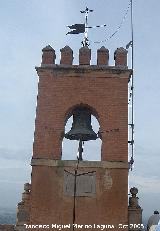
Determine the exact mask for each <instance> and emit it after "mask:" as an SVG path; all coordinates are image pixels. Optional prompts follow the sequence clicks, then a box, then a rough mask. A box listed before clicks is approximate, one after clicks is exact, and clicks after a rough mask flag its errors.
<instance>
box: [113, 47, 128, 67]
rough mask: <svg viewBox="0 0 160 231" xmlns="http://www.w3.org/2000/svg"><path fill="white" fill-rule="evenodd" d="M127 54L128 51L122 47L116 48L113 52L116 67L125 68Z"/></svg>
mask: <svg viewBox="0 0 160 231" xmlns="http://www.w3.org/2000/svg"><path fill="white" fill-rule="evenodd" d="M127 53H128V51H127V50H126V49H124V48H123V47H120V48H117V50H116V51H115V52H114V60H115V66H116V67H126V66H127Z"/></svg>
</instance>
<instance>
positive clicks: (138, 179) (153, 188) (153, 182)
mask: <svg viewBox="0 0 160 231" xmlns="http://www.w3.org/2000/svg"><path fill="white" fill-rule="evenodd" d="M129 179H130V185H136V186H137V187H138V188H139V189H140V190H141V193H151V194H153V193H160V179H159V178H158V177H156V176H154V177H151V176H148V177H142V176H138V175H137V176H133V175H132V176H130V177H129Z"/></svg>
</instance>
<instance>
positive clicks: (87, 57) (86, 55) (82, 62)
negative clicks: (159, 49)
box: [41, 45, 128, 70]
mask: <svg viewBox="0 0 160 231" xmlns="http://www.w3.org/2000/svg"><path fill="white" fill-rule="evenodd" d="M42 52H43V54H42V63H41V67H42V68H43V67H44V68H46V67H47V68H52V67H53V65H54V66H55V68H58V67H59V66H61V67H68V66H70V67H71V66H73V68H76V66H78V67H80V66H81V67H85V66H86V67H88V66H93V67H95V68H96V67H107V68H115V69H117V70H118V69H127V53H128V51H127V50H126V49H124V48H123V47H120V48H117V49H116V51H115V52H114V61H115V65H114V66H109V61H111V60H110V59H109V50H108V49H107V48H105V47H104V46H102V47H101V48H99V49H97V63H96V65H95V64H92V65H90V61H91V49H90V48H89V47H87V46H85V47H81V48H80V49H79V65H73V59H74V56H73V50H72V49H71V48H70V47H69V46H67V45H66V46H65V47H63V48H62V49H60V52H61V58H60V63H59V64H56V65H55V61H56V54H55V50H54V49H53V48H52V47H51V46H50V45H48V46H46V47H44V48H43V49H42Z"/></svg>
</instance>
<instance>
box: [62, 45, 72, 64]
mask: <svg viewBox="0 0 160 231" xmlns="http://www.w3.org/2000/svg"><path fill="white" fill-rule="evenodd" d="M60 51H61V60H60V64H65V65H72V63H73V50H72V49H71V48H70V47H69V46H65V47H64V48H62V49H61V50H60Z"/></svg>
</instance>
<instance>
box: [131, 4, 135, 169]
mask: <svg viewBox="0 0 160 231" xmlns="http://www.w3.org/2000/svg"><path fill="white" fill-rule="evenodd" d="M131 37H132V59H131V60H132V61H131V68H132V81H131V91H132V118H131V124H132V125H131V129H132V137H131V141H132V156H131V171H132V164H133V162H134V59H133V57H134V33H133V1H132V0H131Z"/></svg>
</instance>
